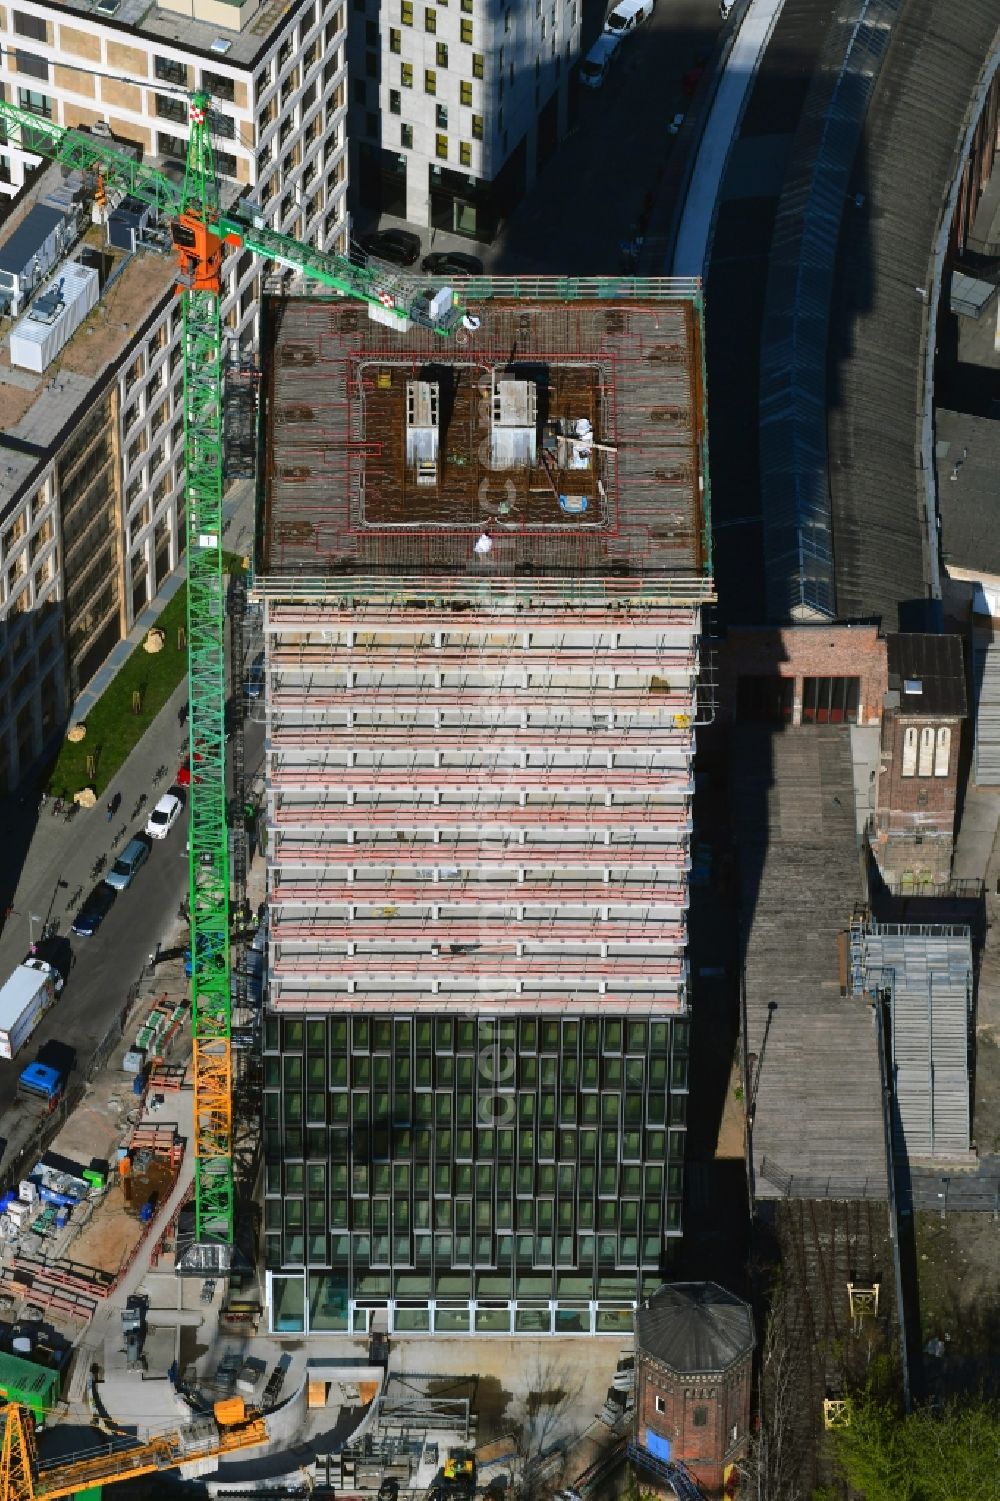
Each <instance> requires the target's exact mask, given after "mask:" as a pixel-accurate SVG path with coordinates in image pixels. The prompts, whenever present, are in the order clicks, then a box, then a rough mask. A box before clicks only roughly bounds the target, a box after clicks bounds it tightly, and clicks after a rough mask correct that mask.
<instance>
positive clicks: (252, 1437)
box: [0, 1398, 267, 1501]
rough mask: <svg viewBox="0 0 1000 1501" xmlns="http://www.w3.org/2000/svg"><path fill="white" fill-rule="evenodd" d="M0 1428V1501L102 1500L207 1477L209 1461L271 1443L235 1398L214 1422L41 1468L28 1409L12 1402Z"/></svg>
mask: <svg viewBox="0 0 1000 1501" xmlns="http://www.w3.org/2000/svg"><path fill="white" fill-rule="evenodd" d="M0 1423H2V1425H3V1435H2V1441H0V1501H56V1498H57V1497H59V1496H75V1495H79V1494H80V1493H81V1492H84V1491H90V1492H92V1493H93V1492H96V1493H98V1494H99V1493H100V1490H101V1488H102V1486H105V1485H114V1484H116V1482H117V1481H119V1480H138V1479H139V1478H141V1476H143V1475H155V1474H158V1473H159V1472H161V1471H163V1470H181V1471H184V1472H186V1473H187V1474H188V1475H189V1476H191V1477H193V1476H195V1475H198V1474H204V1473H206V1469H207V1468H208V1467H210V1465H211V1461H213V1460H215V1459H217V1458H219V1457H220V1456H221V1455H225V1454H232V1453H234V1452H235V1451H237V1450H239V1449H250V1448H253V1447H254V1445H256V1444H262V1443H264V1442H265V1441H266V1439H267V1428H266V1426H265V1424H264V1420H263V1418H261V1416H260V1414H259V1413H257V1412H254V1411H253V1410H248V1409H246V1408H244V1406H243V1402H242V1399H241V1398H231V1399H230V1400H229V1401H226V1402H217V1403H216V1404H215V1416H214V1418H207V1417H206V1418H204V1419H202V1420H196V1421H195V1422H193V1423H192V1424H191V1425H190V1426H189V1427H187V1428H178V1429H174V1430H173V1431H171V1432H169V1433H160V1434H157V1435H156V1437H155V1438H151V1439H148V1440H147V1441H146V1442H145V1443H144V1444H130V1445H128V1446H127V1447H125V1448H117V1449H116V1448H111V1449H108V1450H106V1451H101V1452H99V1453H95V1454H92V1455H88V1456H86V1457H84V1458H82V1459H74V1460H71V1461H69V1462H68V1463H56V1464H41V1465H40V1464H39V1462H38V1451H37V1448H36V1445H35V1426H34V1420H33V1418H32V1416H31V1413H30V1411H29V1409H27V1408H26V1407H22V1406H20V1405H18V1403H16V1402H11V1403H9V1404H8V1405H7V1406H6V1407H3V1408H0Z"/></svg>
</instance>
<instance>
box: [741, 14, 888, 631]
mask: <svg viewBox="0 0 1000 1501" xmlns="http://www.w3.org/2000/svg"><path fill="white" fill-rule="evenodd" d="M901 3H902V0H854V4H852V5H851V6H849V7H847V8H846V10H845V11H844V12H843V13H842V14H840V15H838V16H837V17H836V18H835V21H834V23H833V24H832V25H831V26H830V29H829V32H828V34H827V40H826V45H825V48H824V51H823V55H822V57H821V59H820V65H819V66H818V67H817V69H816V72H815V74H814V75H813V80H812V84H811V86H810V89H809V93H808V96H807V98H806V103H805V108H804V110H803V112H802V119H801V121H800V123H799V127H798V130H797V132H796V136H795V145H794V148H793V151H792V155H791V158H790V160H789V163H788V171H787V175H786V177H785V183H784V189H783V192H782V195H781V202H780V204H779V208H778V213H777V217H776V219H775V226H774V241H773V243H772V246H771V257H770V271H769V276H768V287H767V303H766V307H765V316H764V326H763V331H762V338H761V374H760V463H761V496H762V500H763V513H764V572H765V584H766V595H767V609H768V614H769V616H770V617H771V618H772V619H774V620H785V619H788V618H790V617H791V618H796V617H800V616H801V615H802V614H803V613H807V614H812V615H820V616H824V615H825V616H829V617H832V616H834V615H835V614H836V613H837V601H836V597H835V593H834V562H833V552H834V525H833V507H832V503H831V496H830V479H829V462H828V457H827V434H826V413H827V407H828V405H829V394H828V391H827V375H828V365H827V347H828V344H829V325H830V310H831V301H832V294H833V283H834V276H835V273H836V263H837V246H838V241H839V230H840V221H841V218H842V216H843V213H844V208H845V204H846V203H847V186H848V182H849V179H850V176H851V171H852V167H853V164H854V157H855V153H856V152H857V148H858V142H859V140H860V138H861V131H862V127H863V125H864V119H865V115H866V113H867V110H868V104H869V101H870V99H871V95H872V91H873V90H874V87H875V81H876V79H877V78H878V76H879V70H880V68H881V66H882V60H883V58H884V56H885V53H886V51H887V49H888V46H889V39H890V36H891V35H892V26H893V23H894V21H895V19H896V14H897V12H898V10H899V7H900V4H901Z"/></svg>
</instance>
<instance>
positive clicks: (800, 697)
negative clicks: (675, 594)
mask: <svg viewBox="0 0 1000 1501" xmlns="http://www.w3.org/2000/svg"><path fill="white" fill-rule="evenodd" d="M885 691H886V661H885V640H884V638H883V637H882V636H881V635H880V633H879V629H878V626H877V625H830V624H826V625H797V626H785V627H784V628H782V627H773V628H772V627H764V628H761V629H756V628H754V627H748V628H743V627H739V628H735V629H733V630H730V631H729V633H728V634H727V636H726V640H725V643H724V645H723V647H722V649H721V650H720V653H719V710H720V715H721V717H723V718H724V719H740V720H744V721H756V722H758V723H759V722H765V723H769V724H770V723H776V724H810V723H812V724H837V723H842V724H867V725H877V724H878V723H879V722H880V719H881V715H882V699H883V696H884V694H885Z"/></svg>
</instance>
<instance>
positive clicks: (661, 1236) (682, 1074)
mask: <svg viewBox="0 0 1000 1501" xmlns="http://www.w3.org/2000/svg"><path fill="white" fill-rule="evenodd" d="M687 1054H688V1022H687V1020H686V1019H684V1018H677V1017H673V1018H657V1017H644V1018H641V1019H630V1018H627V1017H603V1018H602V1017H596V1016H560V1017H558V1018H554V1017H552V1018H550V1017H545V1018H541V1017H537V1016H504V1017H501V1018H496V1017H487V1016H451V1015H438V1016H433V1015H427V1014H420V1015H400V1014H398V1013H396V1014H394V1015H388V1014H386V1015H379V1014H377V1013H371V1014H368V1013H366V1014H357V1013H354V1014H340V1015H326V1016H322V1017H315V1016H302V1017H299V1016H294V1015H293V1016H289V1015H287V1014H286V1015H281V1016H276V1015H272V1016H270V1017H269V1018H268V1019H267V1023H266V1037H265V1060H264V1067H265V1078H264V1118H265V1172H266V1182H265V1224H264V1231H265V1240H266V1260H267V1267H268V1270H269V1274H270V1284H271V1295H270V1298H269V1303H270V1305H271V1309H272V1320H273V1326H274V1328H275V1329H277V1330H285V1331H294V1330H305V1329H308V1330H311V1331H323V1330H330V1331H334V1330H342V1331H347V1330H348V1329H351V1330H355V1331H358V1330H364V1329H365V1328H367V1326H368V1319H369V1317H370V1315H371V1313H372V1311H373V1310H375V1309H379V1308H385V1309H388V1311H389V1327H390V1329H391V1330H394V1331H396V1332H405V1331H421V1330H428V1331H430V1330H433V1331H437V1332H446V1331H447V1332H462V1333H465V1332H469V1333H503V1334H507V1333H512V1332H515V1333H516V1332H524V1333H538V1332H549V1331H552V1332H556V1333H560V1332H562V1333H591V1332H609V1333H613V1332H617V1331H618V1330H619V1329H620V1330H621V1331H622V1332H623V1333H624V1332H625V1331H626V1330H627V1328H629V1327H630V1320H631V1312H630V1310H631V1305H632V1304H633V1303H634V1301H635V1300H636V1299H637V1298H639V1297H640V1296H642V1295H643V1293H644V1291H646V1290H648V1289H649V1288H652V1287H655V1286H657V1285H658V1284H659V1281H660V1273H661V1271H662V1268H663V1260H664V1253H665V1249H666V1247H667V1245H668V1243H669V1239H670V1237H672V1236H677V1235H679V1234H680V1228H681V1200H682V1194H683V1159H684V1141H685V1124H686V1105H687Z"/></svg>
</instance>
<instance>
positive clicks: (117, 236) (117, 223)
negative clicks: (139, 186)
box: [108, 198, 151, 251]
mask: <svg viewBox="0 0 1000 1501" xmlns="http://www.w3.org/2000/svg"><path fill="white" fill-rule="evenodd" d="M150 212H151V211H150V208H149V205H148V204H146V203H143V202H142V201H141V199H139V198H126V199H124V200H123V202H121V203H120V204H119V205H118V207H117V208H116V209H115V210H114V212H113V213H111V214H109V215H108V244H109V245H114V246H115V248H116V249H118V250H128V251H134V250H135V247H136V242H137V241H138V240H141V239H142V236H143V234H144V233H145V230H146V226H147V225H148V223H149V216H150Z"/></svg>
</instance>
